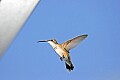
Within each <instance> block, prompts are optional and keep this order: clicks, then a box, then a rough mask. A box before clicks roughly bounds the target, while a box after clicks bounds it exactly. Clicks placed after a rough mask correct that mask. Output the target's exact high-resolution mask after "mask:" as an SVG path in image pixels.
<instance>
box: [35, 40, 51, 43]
mask: <svg viewBox="0 0 120 80" xmlns="http://www.w3.org/2000/svg"><path fill="white" fill-rule="evenodd" d="M48 41H51V40H40V41H38V42H37V43H39V42H48Z"/></svg>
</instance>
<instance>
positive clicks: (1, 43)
mask: <svg viewBox="0 0 120 80" xmlns="http://www.w3.org/2000/svg"><path fill="white" fill-rule="evenodd" d="M39 1H40V0H1V1H0V57H1V56H2V55H3V53H4V52H5V50H6V48H7V47H8V46H9V44H10V43H11V42H12V40H13V39H14V37H15V36H16V34H17V33H18V31H19V30H20V29H21V28H22V26H23V24H24V23H25V21H26V20H27V18H28V17H29V15H30V14H31V12H32V11H33V9H34V8H35V6H36V5H37V3H38V2H39Z"/></svg>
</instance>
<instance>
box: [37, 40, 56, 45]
mask: <svg viewBox="0 0 120 80" xmlns="http://www.w3.org/2000/svg"><path fill="white" fill-rule="evenodd" d="M38 42H53V43H55V44H58V43H57V41H56V40H55V39H50V40H40V41H38Z"/></svg>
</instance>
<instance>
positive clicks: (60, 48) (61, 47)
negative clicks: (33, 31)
mask: <svg viewBox="0 0 120 80" xmlns="http://www.w3.org/2000/svg"><path fill="white" fill-rule="evenodd" d="M87 36H88V35H87V34H85V35H80V36H77V37H75V38H72V39H70V40H68V41H66V42H64V43H62V44H58V43H57V41H56V40H55V39H51V40H40V41H38V42H48V43H49V44H50V45H51V46H52V48H53V49H54V50H55V52H56V53H57V55H58V56H59V57H60V60H61V61H65V65H66V69H67V70H68V71H69V72H70V71H71V70H73V69H74V66H73V64H72V61H71V58H70V55H69V50H71V49H72V48H74V47H76V46H77V45H78V44H79V43H80V42H81V41H82V40H84V39H85V38H86V37H87Z"/></svg>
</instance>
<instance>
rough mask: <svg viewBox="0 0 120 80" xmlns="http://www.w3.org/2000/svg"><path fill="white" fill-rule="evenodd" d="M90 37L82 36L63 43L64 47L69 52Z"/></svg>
mask: <svg viewBox="0 0 120 80" xmlns="http://www.w3.org/2000/svg"><path fill="white" fill-rule="evenodd" d="M87 36H88V35H80V36H77V37H75V38H73V39H71V40H68V41H66V42H64V43H62V46H63V47H64V48H65V49H66V50H67V51H69V50H70V49H72V48H74V47H76V46H77V45H78V44H79V43H80V42H81V41H82V40H84V39H85V38H86V37H87Z"/></svg>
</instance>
